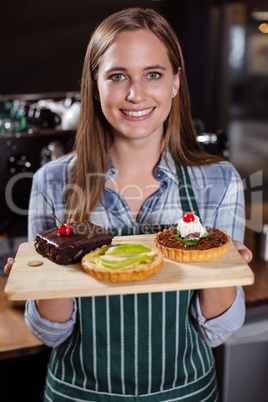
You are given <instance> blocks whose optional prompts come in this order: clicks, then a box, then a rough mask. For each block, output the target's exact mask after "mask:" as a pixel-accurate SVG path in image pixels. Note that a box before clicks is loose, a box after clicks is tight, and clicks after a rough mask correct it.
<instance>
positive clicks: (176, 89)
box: [173, 67, 181, 96]
mask: <svg viewBox="0 0 268 402" xmlns="http://www.w3.org/2000/svg"><path fill="white" fill-rule="evenodd" d="M180 78H181V68H180V67H179V68H178V72H177V74H175V75H174V81H173V94H175V96H176V95H177V93H178V92H179V89H180V82H181V79H180Z"/></svg>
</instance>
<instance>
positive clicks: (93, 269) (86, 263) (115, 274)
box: [82, 244, 164, 282]
mask: <svg viewBox="0 0 268 402" xmlns="http://www.w3.org/2000/svg"><path fill="white" fill-rule="evenodd" d="M113 246H116V245H114V244H113V245H112V246H111V245H108V246H102V247H100V248H98V249H96V250H93V251H91V252H90V253H88V254H86V255H85V256H84V257H83V259H82V267H83V269H84V270H85V271H86V272H87V273H88V274H89V275H91V276H92V277H93V278H95V279H99V280H102V281H108V282H130V281H140V280H142V279H145V278H148V277H149V276H152V275H154V274H156V273H157V272H159V271H160V270H161V268H162V265H163V262H164V257H163V256H162V255H161V254H158V253H156V252H155V251H154V250H152V251H153V252H154V253H155V254H156V257H155V259H154V260H153V261H152V263H150V264H146V265H140V266H139V265H138V266H136V267H134V268H131V267H130V268H125V269H124V268H121V269H120V268H118V269H109V268H101V267H99V266H97V264H96V263H95V262H94V261H92V259H93V258H95V257H97V256H98V255H103V254H104V253H105V251H106V250H107V249H108V248H109V247H113Z"/></svg>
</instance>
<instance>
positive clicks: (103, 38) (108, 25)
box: [67, 8, 220, 221]
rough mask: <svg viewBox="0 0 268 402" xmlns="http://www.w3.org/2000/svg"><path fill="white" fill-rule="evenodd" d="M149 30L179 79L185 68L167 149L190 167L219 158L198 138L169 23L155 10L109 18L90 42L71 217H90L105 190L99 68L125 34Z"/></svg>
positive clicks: (107, 140) (106, 140)
mask: <svg viewBox="0 0 268 402" xmlns="http://www.w3.org/2000/svg"><path fill="white" fill-rule="evenodd" d="M139 29H148V30H150V31H152V32H153V33H154V34H155V35H156V36H157V37H158V38H159V39H160V40H161V42H162V43H163V44H164V45H165V46H166V48H167V51H168V56H169V59H170V62H171V65H172V68H173V72H174V75H175V74H177V72H178V69H179V68H180V70H181V76H180V89H179V93H178V95H177V96H176V97H175V98H174V99H173V101H172V107H171V110H170V114H169V116H168V118H167V121H166V122H165V125H164V129H165V130H164V131H165V132H164V138H163V144H162V151H163V153H164V155H165V154H166V151H167V149H168V148H169V150H170V152H171V154H172V156H173V158H174V160H175V161H176V162H177V163H179V164H182V165H185V166H191V165H192V166H198V165H206V164H211V163H215V162H217V161H219V159H220V158H218V157H215V156H212V155H209V154H206V153H204V152H203V151H202V150H201V148H200V145H199V143H198V142H197V140H196V135H195V131H194V127H193V123H192V117H191V111H190V99H189V90H188V84H187V80H186V74H185V67H184V60H183V56H182V51H181V47H180V45H179V42H178V40H177V37H176V35H175V33H174V32H173V30H172V28H171V27H170V25H169V24H168V22H167V21H166V20H165V19H164V18H163V17H162V16H161V15H160V14H159V13H158V12H156V11H154V10H152V9H141V8H129V9H125V10H122V11H119V12H117V13H115V14H112V15H110V16H109V17H108V18H106V19H105V20H104V21H103V22H102V23H101V24H100V25H99V26H98V27H97V29H96V30H95V32H94V33H93V35H92V37H91V40H90V42H89V45H88V48H87V52H86V56H85V61H84V66H83V74H82V81H81V111H80V118H79V122H78V127H77V133H76V141H75V152H76V154H77V160H76V165H75V169H74V171H73V181H72V183H73V185H72V186H71V187H72V191H70V193H69V197H68V200H67V219H68V220H69V221H82V220H86V219H88V218H89V216H90V214H91V212H92V211H93V210H94V208H95V207H96V205H97V203H98V201H99V198H100V196H101V193H102V191H103V189H104V182H105V173H106V171H107V167H108V155H109V147H110V145H111V143H112V138H111V129H110V127H109V124H108V122H107V121H106V119H105V117H104V115H103V113H102V111H101V107H100V103H99V101H98V99H97V78H98V69H99V64H100V60H101V57H102V55H103V54H104V53H105V52H106V50H107V49H108V47H109V46H110V45H111V43H112V42H113V40H114V39H115V37H116V35H117V34H118V33H119V32H122V31H135V30H139Z"/></svg>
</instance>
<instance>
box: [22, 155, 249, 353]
mask: <svg viewBox="0 0 268 402" xmlns="http://www.w3.org/2000/svg"><path fill="white" fill-rule="evenodd" d="M75 160H76V155H75V154H71V155H68V156H64V157H62V158H60V159H57V160H55V161H52V162H49V163H47V164H46V165H45V166H43V167H42V168H41V169H39V170H38V171H37V172H36V174H35V175H34V179H33V185H32V192H31V198H30V205H29V228H28V236H29V241H34V239H35V236H36V233H39V232H41V231H43V230H46V229H49V228H51V227H54V226H55V223H56V222H55V219H54V217H53V215H54V214H56V215H57V216H58V218H59V219H60V220H63V221H64V219H65V212H66V196H67V192H68V190H69V189H70V176H71V171H72V167H73V165H74V162H75ZM167 160H168V164H169V166H170V169H171V170H170V169H169V168H168V166H167V164H166V162H165V160H164V158H162V159H161V160H160V162H159V164H158V165H157V167H156V168H155V177H156V178H157V179H159V181H160V182H161V183H160V187H159V189H158V190H157V191H156V192H155V193H154V194H153V195H152V196H151V197H149V199H147V200H146V201H145V203H144V205H143V207H142V209H141V211H140V213H139V215H138V218H137V220H136V219H135V218H134V217H133V215H132V213H131V211H130V209H129V207H128V204H127V202H126V200H125V199H124V197H123V196H122V195H121V194H120V193H119V192H116V191H114V190H111V189H108V188H107V186H106V185H107V183H108V182H109V181H112V180H114V179H115V178H116V176H117V175H118V170H117V169H116V168H115V167H114V166H113V164H112V161H110V164H109V168H108V171H107V173H106V175H105V184H106V185H105V189H104V192H103V194H102V196H101V199H100V200H99V203H98V204H97V206H96V208H95V210H94V211H93V213H92V215H91V218H90V220H91V222H93V223H95V224H96V225H99V226H104V227H110V228H111V227H119V228H120V227H126V226H127V227H129V226H131V227H135V226H137V227H138V226H142V225H156V226H155V227H156V230H157V224H158V225H161V224H168V225H170V226H172V225H174V224H175V225H176V222H177V221H178V218H180V217H181V216H182V214H183V211H182V206H181V201H180V194H179V188H178V185H179V181H178V178H177V175H176V168H175V163H174V160H173V159H172V157H171V154H170V153H168V154H167ZM78 163H79V162H78ZM188 171H189V175H190V179H191V183H192V187H193V191H194V195H195V198H196V202H197V204H198V208H199V212H200V217H201V219H202V222H203V224H204V225H205V226H211V227H216V228H218V229H222V230H225V231H226V232H227V233H228V234H229V235H230V236H231V238H232V239H234V240H240V241H243V238H244V226H245V218H244V193H243V185H242V181H241V178H240V176H239V175H238V173H237V172H236V170H235V169H234V167H233V166H232V165H231V164H230V163H229V162H220V163H217V164H213V165H207V166H201V167H188ZM93 179H94V178H93ZM74 190H75V191H78V192H79V191H81V190H80V189H77V188H74ZM81 196H83V194H81ZM191 314H192V316H193V317H194V318H195V322H196V326H197V329H198V331H199V333H200V336H202V337H203V339H204V340H205V341H206V342H207V343H208V344H209V345H211V346H217V345H218V344H220V343H222V342H223V341H224V340H225V339H227V337H228V336H230V334H231V333H232V332H233V331H235V330H236V329H238V328H239V327H240V326H241V325H242V323H243V321H244V315H245V303H244V294H243V290H242V288H241V287H237V296H236V299H235V301H234V303H233V305H232V306H231V307H230V308H229V310H227V312H225V313H224V314H222V315H221V316H220V317H217V318H215V319H212V320H209V321H206V320H205V319H204V317H203V316H202V313H201V310H200V305H199V298H198V292H196V297H194V298H193V302H192V305H191ZM25 318H26V322H27V323H28V325H29V327H30V329H31V330H32V332H33V333H34V334H35V335H36V336H37V337H38V338H39V339H41V340H42V341H43V342H44V343H46V344H48V345H50V346H55V345H57V344H59V343H61V342H62V341H63V340H64V339H66V338H67V337H68V336H69V334H70V333H71V331H72V329H73V325H74V322H75V318H76V302H75V300H74V313H73V315H72V318H71V319H70V320H69V321H68V322H67V323H61V324H59V323H50V322H48V321H47V320H44V319H43V318H41V317H40V316H39V314H38V312H37V310H36V307H35V303H34V301H29V302H28V303H27V306H26V313H25ZM52 328H54V331H53V330H52Z"/></svg>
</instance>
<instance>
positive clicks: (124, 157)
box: [6, 8, 251, 402]
mask: <svg viewBox="0 0 268 402" xmlns="http://www.w3.org/2000/svg"><path fill="white" fill-rule="evenodd" d="M81 100H82V102H81V115H80V120H79V124H78V129H77V137H76V145H75V153H73V154H71V155H68V156H65V157H63V158H61V159H59V160H57V161H54V162H51V163H48V164H47V165H45V166H44V167H43V168H42V169H40V170H39V171H38V172H37V173H36V175H35V177H34V180H33V187H32V194H31V200H30V208H29V240H31V241H33V240H34V237H35V235H36V233H38V232H40V231H42V230H45V229H48V228H50V227H54V226H55V221H54V218H53V215H54V214H56V215H57V216H58V217H59V218H60V219H61V220H63V219H65V218H66V219H67V220H68V221H81V220H85V219H89V220H90V221H92V222H93V223H95V224H97V225H101V226H105V227H107V228H109V229H110V230H112V231H114V233H116V234H117V233H119V234H123V233H125V232H126V233H128V234H136V233H144V232H145V231H147V232H148V230H149V229H151V230H152V229H154V232H157V231H159V230H160V229H161V227H162V226H163V225H167V226H172V225H174V224H176V222H177V220H178V218H180V217H181V216H182V215H183V212H185V208H188V209H189V210H190V209H192V211H195V212H197V210H198V211H199V213H200V217H201V218H202V221H203V223H204V224H206V225H209V226H214V227H218V228H220V229H224V230H226V231H227V232H228V233H229V234H230V235H231V237H232V238H233V239H235V240H238V241H237V242H236V247H237V248H238V249H240V250H241V253H243V254H244V255H245V259H248V260H249V259H250V258H251V255H250V252H249V251H248V250H247V249H246V248H245V247H244V246H243V245H242V244H241V243H240V241H242V240H243V232H244V212H243V208H244V205H243V197H242V186H241V180H240V178H239V176H238V174H237V173H236V171H235V169H234V168H233V167H232V166H231V164H229V163H228V162H225V161H221V160H220V159H219V158H217V157H214V156H211V155H208V154H206V153H204V152H202V151H201V149H200V148H199V145H198V143H197V141H196V139H195V133H194V129H193V125H192V120H191V115H190V105H189V95H188V88H187V82H186V77H185V68H184V63H183V58H182V54H181V50H180V46H179V44H178V41H177V39H176V37H175V35H174V33H173V32H172V30H171V28H170V26H169V25H168V23H167V22H166V21H165V20H164V19H163V18H162V17H161V16H160V15H159V14H158V13H156V12H155V11H153V10H149V9H147V10H142V9H136V8H135V9H127V10H123V11H121V12H118V13H116V14H113V15H111V16H110V17H108V18H107V19H106V20H104V21H103V22H102V23H101V24H100V26H99V27H98V28H97V30H96V31H95V33H94V34H93V36H92V38H91V40H90V43H89V46H88V49H87V53H86V57H85V63H84V69H83V76H82V84H81ZM178 175H179V177H178ZM182 194H183V196H182ZM185 205H186V206H185ZM151 225H153V228H152V227H151V228H150V226H151ZM148 228H149V229H148ZM8 269H10V264H8V265H7V267H6V271H8ZM244 314H245V308H244V296H243V291H242V289H241V288H240V287H237V288H235V287H231V288H218V289H204V290H200V291H198V292H192V291H183V292H164V293H149V294H139V295H126V296H107V297H91V298H81V299H77V300H73V299H71V298H70V299H56V300H38V301H28V302H27V307H26V313H25V317H26V322H27V323H28V325H29V327H30V329H31V330H32V332H33V333H34V334H35V335H36V336H37V337H38V338H39V339H41V340H42V341H43V342H44V343H46V344H48V345H50V346H54V349H53V351H52V354H51V359H50V363H49V367H48V374H47V383H46V389H45V400H46V401H66V400H79V401H86V400H87V401H108V402H112V401H116V402H118V401H125V400H126V401H138V400H146V401H168V400H172V401H175V400H189V401H191V402H192V401H198V402H200V401H205V400H206V401H216V400H218V393H217V385H216V377H215V367H214V359H213V354H212V352H211V347H213V346H217V345H219V344H220V343H221V342H223V341H224V340H225V339H226V338H227V337H228V336H229V335H230V334H231V333H232V332H234V331H235V330H236V329H238V328H239V327H240V326H241V325H242V323H243V320H244Z"/></svg>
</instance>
